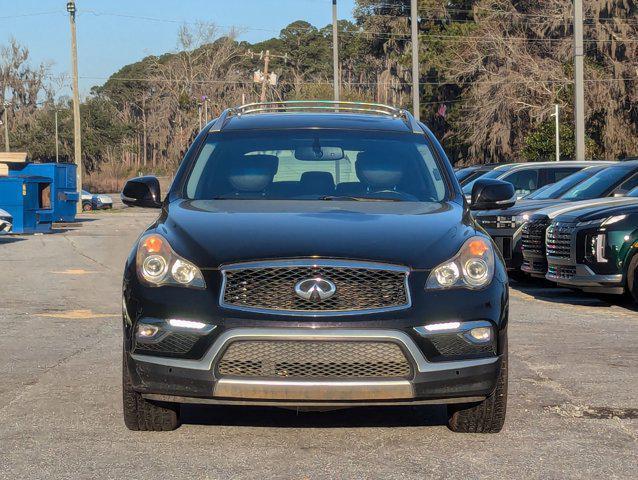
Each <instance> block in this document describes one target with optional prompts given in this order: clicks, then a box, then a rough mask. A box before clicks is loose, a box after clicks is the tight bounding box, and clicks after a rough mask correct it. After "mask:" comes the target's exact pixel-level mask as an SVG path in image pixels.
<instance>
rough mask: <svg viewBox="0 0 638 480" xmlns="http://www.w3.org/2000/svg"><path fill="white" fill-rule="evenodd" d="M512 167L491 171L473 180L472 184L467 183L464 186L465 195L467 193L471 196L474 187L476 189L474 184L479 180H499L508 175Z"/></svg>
mask: <svg viewBox="0 0 638 480" xmlns="http://www.w3.org/2000/svg"><path fill="white" fill-rule="evenodd" d="M511 168H512V167H505V168H497V169H495V170H490V171H489V172H486V173H484V174H483V175H480V176H478V177H476V178H474V179H472V181H471V182H468V183H466V184H465V185H464V186H463V193H467V194H470V193H472V187H474V183H476V181H477V180H478V179H479V178H498V177H500V176H501V175H503V174H505V173H507V172H508V171H509V170H510V169H511Z"/></svg>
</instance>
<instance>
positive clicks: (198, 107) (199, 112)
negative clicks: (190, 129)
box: [197, 102, 202, 132]
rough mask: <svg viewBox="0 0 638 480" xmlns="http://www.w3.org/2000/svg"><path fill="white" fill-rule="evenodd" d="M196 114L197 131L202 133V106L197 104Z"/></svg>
mask: <svg viewBox="0 0 638 480" xmlns="http://www.w3.org/2000/svg"><path fill="white" fill-rule="evenodd" d="M197 114H198V115H199V131H200V132H201V131H202V104H201V102H200V103H198V104H197Z"/></svg>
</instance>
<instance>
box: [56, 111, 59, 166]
mask: <svg viewBox="0 0 638 480" xmlns="http://www.w3.org/2000/svg"><path fill="white" fill-rule="evenodd" d="M59 161H60V141H59V140H58V109H57V108H56V109H55V163H58V162H59Z"/></svg>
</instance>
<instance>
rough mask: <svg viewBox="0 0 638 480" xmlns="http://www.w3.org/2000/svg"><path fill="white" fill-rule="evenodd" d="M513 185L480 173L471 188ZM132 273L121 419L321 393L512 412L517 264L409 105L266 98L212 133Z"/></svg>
mask: <svg viewBox="0 0 638 480" xmlns="http://www.w3.org/2000/svg"><path fill="white" fill-rule="evenodd" d="M514 197H515V196H514V189H513V187H512V186H511V184H509V183H505V182H500V181H497V180H486V181H482V182H477V183H476V185H475V187H474V191H473V204H474V205H476V207H477V208H481V209H488V208H497V207H502V206H506V205H511V204H513V202H514ZM122 199H123V201H124V202H125V203H126V204H127V205H129V206H140V207H155V208H158V209H161V210H160V215H159V218H158V219H157V220H156V221H155V222H154V223H153V224H152V225H151V226H150V227H149V228H148V229H147V230H146V231H145V232H144V233H143V234H142V236H141V237H140V238H139V240H138V242H136V244H135V246H134V247H133V250H132V251H131V254H130V256H129V258H128V262H127V264H126V269H125V273H124V286H123V310H124V312H123V319H124V356H123V361H124V368H123V389H124V419H125V423H126V425H127V426H128V427H129V428H130V429H133V430H170V429H173V428H176V427H177V426H178V425H179V422H180V420H179V418H180V404H182V403H208V404H236V405H270V406H279V407H287V408H290V407H293V408H298V409H317V408H319V409H322V408H340V407H354V406H364V405H415V404H430V403H438V404H441V403H443V404H447V405H448V412H449V426H450V428H451V429H452V430H454V431H460V432H498V431H499V430H500V429H501V427H502V425H503V422H504V419H505V407H506V401H507V324H508V305H509V303H508V283H507V274H506V271H505V267H504V265H503V261H502V258H501V256H500V255H499V254H498V252H497V250H496V249H495V247H494V244H493V242H492V240H491V239H490V237H489V236H488V235H486V234H485V233H484V232H483V231H482V230H480V229H477V227H476V225H475V224H474V221H473V220H472V217H471V215H470V212H469V205H468V203H467V202H466V201H465V199H464V197H463V194H462V192H461V189H460V187H459V184H458V182H457V180H456V178H455V177H454V173H453V170H452V167H451V165H450V163H449V161H448V159H447V157H446V155H445V153H444V151H443V149H442V148H441V146H440V144H439V143H438V141H437V140H436V138H435V137H434V136H433V134H432V133H431V132H430V130H429V129H428V128H427V127H425V125H423V124H421V123H418V122H416V121H415V120H414V118H413V117H412V115H410V114H409V113H408V112H406V111H404V110H398V109H395V108H392V107H388V106H383V105H375V104H361V103H347V102H283V103H279V102H277V103H266V104H252V105H246V106H243V107H237V108H233V109H229V110H226V111H225V112H224V113H223V114H222V115H221V116H220V117H219V118H218V119H216V120H214V121H213V122H211V123H210V124H209V125H207V126H206V128H205V129H204V130H203V131H202V132H201V133H200V134H199V135H198V136H197V138H196V139H195V141H194V143H193V144H192V146H191V147H190V149H189V150H188V152H187V154H186V156H185V158H184V159H183V161H182V163H181V166H180V167H179V170H178V172H177V174H176V177H175V179H174V182H173V184H172V186H171V188H170V190H169V192H168V195H167V196H166V197H165V198H164V199H163V200H161V197H160V192H159V184H158V182H157V179H155V178H153V177H141V178H137V179H133V180H130V181H129V182H128V183H127V184H126V186H125V188H124V191H123V192H122Z"/></svg>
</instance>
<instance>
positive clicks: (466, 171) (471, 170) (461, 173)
mask: <svg viewBox="0 0 638 480" xmlns="http://www.w3.org/2000/svg"><path fill="white" fill-rule="evenodd" d="M499 165H504V164H503V163H486V164H483V165H472V166H471V167H466V168H462V169H460V170H457V171H456V172H455V173H454V175H455V176H456V179H457V180H458V181H459V184H460V185H461V186H464V185H466V184H467V183H469V182H471V181H472V180H476V179H477V178H479V177H481V176H482V175H485V174H486V173H487V172H491V171H492V170H494V169H495V168H496V167H498V166H499Z"/></svg>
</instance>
